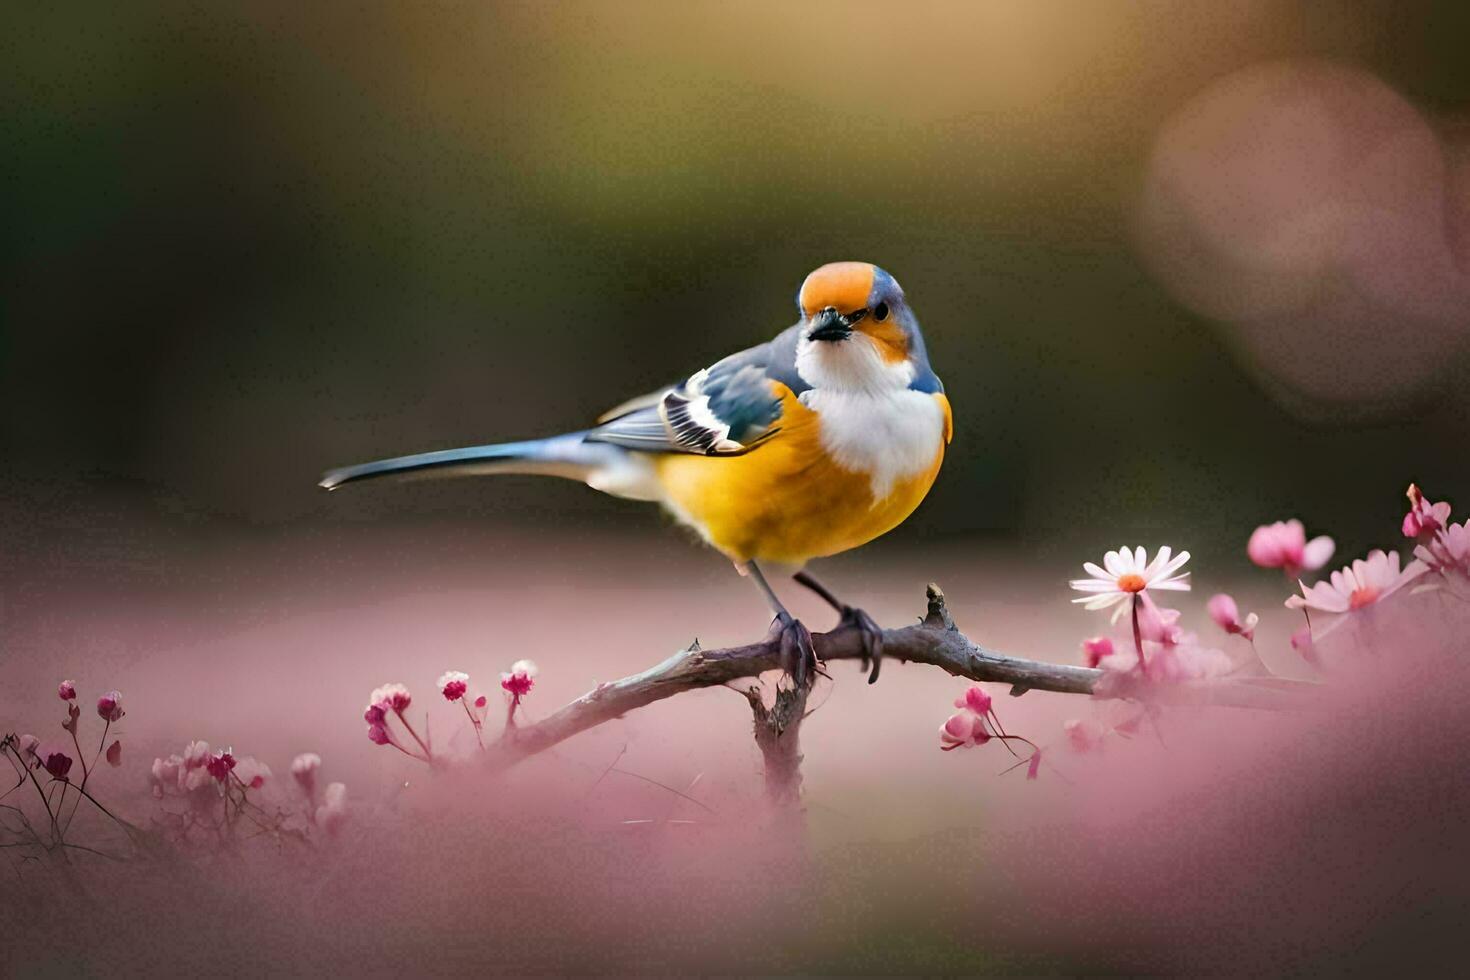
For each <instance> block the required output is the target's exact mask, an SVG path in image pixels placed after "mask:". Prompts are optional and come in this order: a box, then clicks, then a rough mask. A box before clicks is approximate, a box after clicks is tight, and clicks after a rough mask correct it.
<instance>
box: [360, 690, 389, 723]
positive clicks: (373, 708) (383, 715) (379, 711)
mask: <svg viewBox="0 0 1470 980" xmlns="http://www.w3.org/2000/svg"><path fill="white" fill-rule="evenodd" d="M374 693H376V692H374ZM387 717H388V707H387V705H382V704H370V705H368V706H367V707H366V708H364V709H363V712H362V720H363V721H365V722H367V723H368V724H369V725H381V724H383V722H384V721H385V720H386V719H387Z"/></svg>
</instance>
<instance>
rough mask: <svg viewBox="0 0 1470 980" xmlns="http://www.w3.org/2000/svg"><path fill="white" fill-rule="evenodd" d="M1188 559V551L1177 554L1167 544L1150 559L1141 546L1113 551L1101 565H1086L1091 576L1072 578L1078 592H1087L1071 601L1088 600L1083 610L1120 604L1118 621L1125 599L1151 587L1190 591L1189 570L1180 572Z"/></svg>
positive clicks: (1084, 568) (1114, 618)
mask: <svg viewBox="0 0 1470 980" xmlns="http://www.w3.org/2000/svg"><path fill="white" fill-rule="evenodd" d="M1187 561H1189V552H1187V551H1181V552H1179V554H1177V555H1175V554H1174V553H1173V550H1172V549H1171V548H1170V547H1169V546H1168V545H1165V546H1164V547H1162V548H1160V549H1159V553H1158V554H1157V555H1156V556H1154V560H1153V561H1151V562H1150V561H1149V560H1148V552H1146V551H1144V550H1143V549H1142V548H1134V549H1132V550H1129V549H1128V548H1119V549H1118V550H1117V551H1110V552H1108V553H1107V554H1106V555H1104V556H1103V563H1102V567H1101V568H1099V567H1098V566H1097V565H1094V564H1093V563H1092V562H1086V563H1085V564H1083V566H1082V569H1083V571H1085V572H1087V574H1088V575H1090V576H1092V577H1091V578H1079V579H1073V580H1072V581H1071V583H1070V585H1071V586H1072V588H1074V589H1076V590H1077V591H1078V592H1086V593H1088V594H1087V595H1084V596H1082V597H1081V598H1080V599H1073V600H1072V601H1073V602H1081V603H1085V605H1084V606H1083V608H1084V609H1107V608H1109V607H1111V606H1117V607H1118V608H1117V609H1116V610H1114V612H1113V621H1114V622H1116V621H1117V620H1118V617H1120V616H1122V615H1123V613H1124V611H1125V610H1127V608H1128V603H1127V602H1125V601H1124V600H1126V599H1131V598H1132V597H1133V596H1135V595H1138V594H1139V593H1140V592H1144V591H1146V590H1148V589H1160V590H1166V591H1170V592H1188V591H1189V573H1188V572H1180V571H1179V569H1181V568H1183V567H1184V563H1185V562H1187Z"/></svg>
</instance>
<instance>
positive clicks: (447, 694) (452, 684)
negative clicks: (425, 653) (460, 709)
mask: <svg viewBox="0 0 1470 980" xmlns="http://www.w3.org/2000/svg"><path fill="white" fill-rule="evenodd" d="M469 687H470V675H469V674H465V673H462V672H460V671H457V670H446V671H445V672H444V673H443V675H442V676H440V678H439V690H441V691H443V692H444V700H446V701H458V700H459V699H460V698H462V697H464V692H465V691H467V690H469Z"/></svg>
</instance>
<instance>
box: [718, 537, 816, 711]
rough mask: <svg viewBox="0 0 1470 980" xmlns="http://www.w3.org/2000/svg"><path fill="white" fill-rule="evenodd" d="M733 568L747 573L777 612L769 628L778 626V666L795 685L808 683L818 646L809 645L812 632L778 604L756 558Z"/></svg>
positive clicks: (814, 668)
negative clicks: (779, 651)
mask: <svg viewBox="0 0 1470 980" xmlns="http://www.w3.org/2000/svg"><path fill="white" fill-rule="evenodd" d="M735 570H736V571H738V572H739V573H740V574H741V575H747V576H749V577H750V579H751V581H753V582H754V583H755V587H756V588H757V589H760V592H761V595H763V596H765V599H766V604H767V605H768V606H770V607H771V612H773V613H775V615H776V619H775V622H773V623H772V624H771V628H772V630H777V629H778V627H779V634H780V637H781V666H782V667H783V668H784V669H785V670H786V673H788V674H790V675H791V677H792V679H793V680H795V681H796V684H797V686H798V687H802V686H804V685H806V684H808V683H810V681H811V679H812V677H813V675H814V674H815V673H816V669H817V649H816V647H815V646H813V645H812V634H811V632H810V631H809V630H808V629H807V628H806V627H805V626H803V625H802V624H801V622H800V621H799V620H798V619H796V618H795V617H794V616H792V615H791V613H789V612H787V611H786V607H785V606H783V605H782V604H781V600H780V599H778V598H776V593H775V592H774V591H772V589H771V586H770V583H769V582H767V581H766V577H765V576H764V575H762V574H761V570H760V568H759V566H757V565H756V563H755V562H753V561H747V562H744V563H736V565H735Z"/></svg>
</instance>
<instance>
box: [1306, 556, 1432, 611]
mask: <svg viewBox="0 0 1470 980" xmlns="http://www.w3.org/2000/svg"><path fill="white" fill-rule="evenodd" d="M1428 570H1429V566H1427V565H1425V564H1424V563H1423V562H1422V561H1412V562H1410V563H1409V566H1408V567H1407V568H1405V569H1404V570H1403V571H1400V570H1399V556H1398V555H1397V554H1384V553H1383V551H1381V550H1375V551H1371V552H1369V553H1368V557H1367V559H1366V560H1365V559H1362V558H1359V559H1358V560H1357V561H1354V562H1353V563H1352V564H1351V565H1349V566H1348V567H1346V568H1344V569H1341V570H1340V571H1336V572H1333V573H1332V576H1331V578H1330V579H1329V580H1328V581H1326V582H1318V583H1317V584H1316V585H1313V586H1311V587H1310V588H1308V587H1307V586H1306V585H1303V586H1302V594H1301V595H1294V596H1292V597H1291V598H1290V599H1287V600H1286V605H1287V607H1288V608H1290V609H1301V608H1303V607H1305V608H1308V609H1316V610H1319V611H1321V612H1328V613H1346V612H1356V611H1357V610H1359V609H1363V608H1366V607H1368V606H1371V605H1373V603H1375V602H1378V601H1380V600H1382V599H1386V598H1387V597H1388V596H1391V595H1393V594H1394V593H1395V592H1397V591H1398V590H1399V589H1401V588H1403V587H1404V586H1405V585H1407V584H1408V583H1410V582H1412V581H1413V580H1414V579H1416V578H1418V577H1419V576H1420V575H1423V574H1424V573H1425V572H1427V571H1428Z"/></svg>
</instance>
